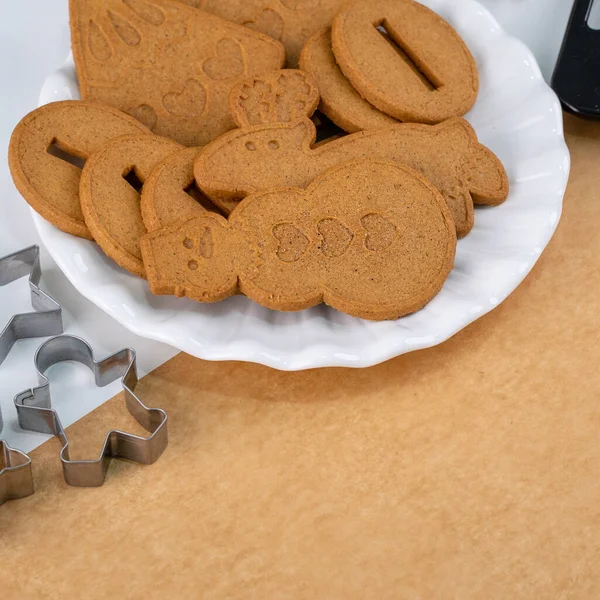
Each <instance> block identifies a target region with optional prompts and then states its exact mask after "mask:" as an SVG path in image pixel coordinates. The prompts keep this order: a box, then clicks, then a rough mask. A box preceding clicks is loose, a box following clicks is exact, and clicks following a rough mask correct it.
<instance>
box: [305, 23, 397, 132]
mask: <svg viewBox="0 0 600 600" xmlns="http://www.w3.org/2000/svg"><path fill="white" fill-rule="evenodd" d="M300 68H301V69H302V70H304V71H306V72H307V73H310V74H311V75H312V76H313V77H314V78H315V79H316V81H317V84H318V86H319V92H320V94H321V103H320V104H319V110H320V111H321V112H322V113H323V114H325V115H327V116H328V117H329V118H330V119H331V120H332V121H333V122H334V123H335V124H336V125H337V126H338V127H341V128H342V129H343V130H344V131H347V132H349V133H355V132H356V131H362V130H363V129H381V128H382V127H387V126H388V125H393V124H394V123H397V121H396V119H394V118H392V117H390V116H389V115H386V114H385V113H383V112H381V111H380V110H379V109H377V108H375V107H374V106H373V105H372V104H370V103H369V102H367V101H366V100H365V99H364V98H363V97H362V96H361V95H360V94H359V93H358V92H357V91H356V90H355V89H354V88H353V87H352V84H351V83H350V82H349V81H348V79H347V78H346V77H345V76H344V74H343V73H342V72H341V71H340V68H339V66H338V64H337V63H336V62H335V56H334V55H333V50H332V49H331V29H330V28H327V29H322V30H321V31H319V32H317V33H315V35H313V36H312V37H311V38H310V39H309V40H308V41H307V42H306V44H305V46H304V49H303V50H302V54H301V55H300Z"/></svg>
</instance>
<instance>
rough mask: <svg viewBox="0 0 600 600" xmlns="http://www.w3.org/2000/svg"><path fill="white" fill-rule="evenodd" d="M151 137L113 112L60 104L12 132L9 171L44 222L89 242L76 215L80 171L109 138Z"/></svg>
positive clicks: (79, 215) (89, 105)
mask: <svg viewBox="0 0 600 600" xmlns="http://www.w3.org/2000/svg"><path fill="white" fill-rule="evenodd" d="M134 133H150V132H149V131H148V130H147V129H146V128H145V127H144V126H143V125H142V124H141V123H139V122H138V121H136V120H135V119H134V118H133V117H130V116H129V115H126V114H125V113H122V112H120V111H118V110H116V109H114V108H110V107H105V106H100V105H98V104H92V103H90V102H79V101H77V100H65V101H64V102H53V103H52V104H46V105H45V106H42V107H41V108H38V109H36V110H34V111H32V112H30V113H29V114H28V115H26V116H25V117H23V119H22V120H21V122H20V123H19V124H18V125H17V126H16V127H15V130H14V131H13V133H12V136H11V139H10V145H9V148H8V166H9V168H10V172H11V175H12V178H13V181H14V183H15V186H16V187H17V189H18V190H19V193H20V194H21V195H22V196H23V198H25V200H26V201H27V203H28V204H29V205H30V206H31V207H32V208H33V209H34V210H35V211H36V212H37V213H39V214H40V215H41V216H42V217H44V219H46V221H49V222H50V223H52V224H53V225H54V226H55V227H58V228H59V229H62V230H63V231H66V232H67V233H71V234H73V235H76V236H79V237H82V238H86V239H89V240H91V239H92V235H91V233H90V231H89V229H88V228H87V226H86V224H85V221H84V219H83V214H82V213H81V205H80V202H79V178H80V176H81V167H82V166H83V163H84V162H85V161H86V160H87V158H88V157H89V156H90V154H92V152H95V151H96V149H97V148H98V147H100V146H101V145H102V144H104V143H105V142H106V141H107V140H110V139H111V138H114V137H118V136H120V135H126V134H134Z"/></svg>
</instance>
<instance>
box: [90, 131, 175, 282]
mask: <svg viewBox="0 0 600 600" xmlns="http://www.w3.org/2000/svg"><path fill="white" fill-rule="evenodd" d="M181 149H182V146H181V145H180V144H177V143H175V142H173V141H172V140H168V139H166V138H162V137H159V136H156V135H152V134H149V135H129V136H123V137H120V138H116V139H114V140H110V141H109V142H107V143H106V144H104V145H103V146H102V147H101V148H99V149H98V151H97V152H95V153H94V154H93V155H92V156H91V157H90V159H89V160H88V161H87V162H86V164H85V167H84V168H83V172H82V174H81V182H80V186H79V196H80V198H81V209H82V211H83V216H84V218H85V223H86V225H87V226H88V227H89V229H90V231H91V232H92V235H93V236H94V239H95V240H96V242H97V243H98V245H99V246H100V247H101V248H102V250H103V251H104V253H105V254H106V255H107V256H109V257H110V258H112V259H113V260H114V261H115V262H116V263H117V264H118V265H120V266H121V267H123V268H124V269H127V270H128V271H129V272H131V273H133V274H134V275H138V276H139V277H144V276H145V274H144V264H143V262H142V255H141V252H140V238H141V237H142V236H143V235H145V233H146V228H145V227H144V223H143V220H142V213H141V208H140V193H141V191H142V187H143V185H144V181H146V179H147V178H148V177H150V174H151V173H152V171H153V170H154V168H155V167H156V166H157V165H158V164H159V163H160V162H161V161H162V160H163V159H164V158H166V157H167V156H169V155H170V154H174V153H175V152H178V151H179V150H181Z"/></svg>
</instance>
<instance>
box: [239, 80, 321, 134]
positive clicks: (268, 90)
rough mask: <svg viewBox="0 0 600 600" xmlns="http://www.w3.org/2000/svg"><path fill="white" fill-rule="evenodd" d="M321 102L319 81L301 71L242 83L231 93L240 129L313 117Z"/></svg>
mask: <svg viewBox="0 0 600 600" xmlns="http://www.w3.org/2000/svg"><path fill="white" fill-rule="evenodd" d="M318 103H319V89H318V87H317V82H316V81H315V80H314V79H313V77H312V76H311V75H309V74H308V73H305V72H304V71H300V70H298V69H281V70H278V71H271V72H269V73H264V74H263V75H258V76H256V77H252V78H250V79H246V80H244V81H240V82H239V83H238V84H237V85H235V86H234V87H233V88H232V90H231V93H230V94H229V110H230V112H231V116H232V117H233V120H234V121H235V122H236V124H237V125H238V126H239V127H248V126H252V125H260V124H261V123H288V122H290V121H293V120H294V119H297V118H298V117H302V116H307V117H310V116H311V115H312V114H313V112H314V111H315V109H316V108H317V104H318Z"/></svg>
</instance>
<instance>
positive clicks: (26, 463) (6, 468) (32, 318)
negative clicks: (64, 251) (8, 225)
mask: <svg viewBox="0 0 600 600" xmlns="http://www.w3.org/2000/svg"><path fill="white" fill-rule="evenodd" d="M27 275H29V290H30V294H31V304H32V306H33V308H34V311H35V312H28V313H21V314H16V315H13V316H12V317H11V318H10V319H9V320H8V323H7V324H6V326H5V327H4V329H3V330H2V332H0V365H1V364H2V363H3V362H4V360H5V359H6V357H7V356H8V354H9V353H10V351H11V349H12V347H13V346H14V345H15V343H16V342H17V341H18V340H22V339H26V338H34V337H44V336H48V335H56V334H59V333H62V331H63V323H62V308H61V306H60V304H59V303H58V302H56V300H54V298H52V297H51V296H49V295H48V294H46V292H44V291H43V290H42V289H41V288H40V287H39V283H40V279H41V276H42V270H41V266H40V248H39V246H37V245H33V246H29V247H27V248H23V249H21V250H17V251H16V252H12V253H11V254H8V255H6V256H4V257H2V258H0V286H4V285H7V284H9V283H12V282H13V281H16V280H17V279H21V277H25V276H27ZM3 425H4V422H3V419H2V410H1V409H0V435H1V434H2V428H3ZM0 459H1V462H0V465H2V468H1V469H0V506H1V505H2V504H4V503H5V502H7V501H8V500H17V499H19V498H25V497H26V496H30V495H31V494H33V492H34V487H33V474H32V470H31V458H29V456H28V455H27V454H25V453H24V452H21V451H20V450H16V449H15V448H11V447H10V446H9V445H8V444H7V443H6V442H5V441H4V440H2V439H0Z"/></svg>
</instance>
